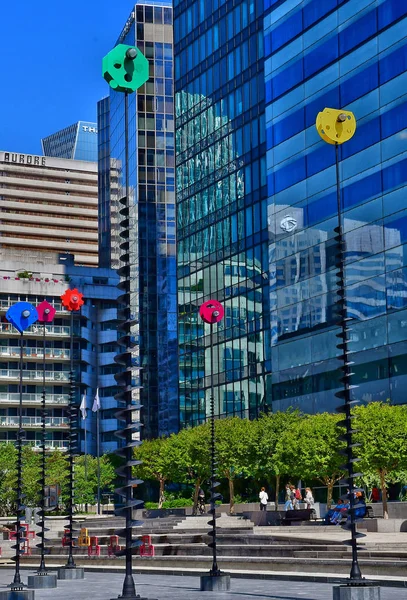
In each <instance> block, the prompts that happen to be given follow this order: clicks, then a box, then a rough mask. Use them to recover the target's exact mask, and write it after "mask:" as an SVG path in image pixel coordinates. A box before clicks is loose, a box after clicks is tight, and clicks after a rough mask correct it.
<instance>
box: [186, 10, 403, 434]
mask: <svg viewBox="0 0 407 600" xmlns="http://www.w3.org/2000/svg"><path fill="white" fill-rule="evenodd" d="M174 32H175V33H174V42H175V57H176V59H175V91H176V164H177V219H178V239H179V250H178V285H179V314H180V317H179V318H180V340H179V352H180V369H181V373H180V415H181V422H182V424H184V425H187V424H194V423H198V422H201V421H203V420H205V418H206V417H207V415H208V401H209V389H208V388H209V384H210V377H209V376H210V348H209V335H208V334H209V329H208V328H207V327H208V326H205V327H204V326H203V325H202V323H201V322H200V321H199V319H198V309H199V305H200V304H201V303H202V302H203V301H205V300H207V299H209V298H210V297H214V298H216V299H218V300H220V301H221V302H223V304H224V306H225V312H226V314H225V319H224V321H223V323H222V324H221V326H220V327H219V330H218V333H217V334H216V335H215V344H214V358H215V361H214V362H215V373H214V379H215V405H216V410H217V412H218V413H219V414H220V415H232V414H236V415H242V416H249V417H254V416H256V415H257V414H258V412H259V411H261V410H273V411H274V410H285V409H287V408H288V407H290V406H294V407H299V408H300V409H301V410H304V411H306V412H319V411H325V410H333V409H334V407H335V406H336V404H337V402H338V400H337V399H336V398H335V396H334V393H335V391H336V390H337V389H338V387H339V385H340V383H339V372H338V366H339V364H338V360H337V358H336V356H337V355H338V354H339V351H338V350H337V349H336V344H337V343H338V338H336V337H335V336H336V334H337V333H338V328H337V326H336V325H335V320H336V317H335V314H334V305H335V302H336V278H335V254H336V246H335V241H334V231H333V230H334V227H335V226H336V224H337V217H336V196H335V165H334V163H335V151H334V148H333V147H329V146H328V145H327V144H325V143H324V142H323V141H322V140H321V139H320V137H319V135H318V133H317V131H316V129H315V120H316V116H317V113H318V112H319V111H321V110H323V109H324V108H325V107H332V108H343V109H346V110H351V111H353V112H354V114H355V117H356V119H357V130H356V134H355V136H354V137H353V138H352V140H351V141H349V142H347V143H346V144H344V145H343V146H342V147H341V148H340V161H341V165H340V177H341V181H342V206H343V210H344V217H345V220H344V223H345V230H346V244H347V248H346V286H347V291H346V293H347V306H348V315H349V316H350V317H352V321H351V322H350V326H351V327H352V333H351V336H352V343H351V344H350V349H351V350H352V351H353V352H354V354H353V355H352V360H353V361H354V363H355V365H354V366H353V367H352V369H353V371H354V373H355V375H354V377H353V382H352V383H354V384H357V385H358V386H359V387H358V388H357V389H355V390H353V392H352V393H353V394H354V397H357V398H360V399H361V400H362V401H365V402H368V401H372V400H390V401H392V402H394V403H397V402H405V399H404V397H403V386H405V381H406V376H407V333H406V332H407V285H406V283H407V282H406V266H407V263H406V260H407V251H406V246H405V245H404V244H405V242H406V241H407V200H406V180H407V168H406V167H407V129H406V123H407V103H406V102H407V86H406V82H407V5H405V3H404V2H400V1H399V0H384V1H383V0H347V1H346V0H324V1H323V2H322V1H320V0H302V1H301V0H264V3H263V2H257V3H256V2H254V1H250V0H249V1H248V2H245V1H244V2H237V3H236V2H235V3H234V4H233V5H232V3H230V2H221V1H220V0H211V1H208V2H205V3H202V2H194V3H191V2H186V1H185V0H184V1H178V2H177V1H176V2H175V3H174ZM263 49H264V50H263ZM263 55H264V56H263ZM264 116H265V119H264ZM264 136H265V140H266V144H265V143H264ZM265 146H266V148H265Z"/></svg>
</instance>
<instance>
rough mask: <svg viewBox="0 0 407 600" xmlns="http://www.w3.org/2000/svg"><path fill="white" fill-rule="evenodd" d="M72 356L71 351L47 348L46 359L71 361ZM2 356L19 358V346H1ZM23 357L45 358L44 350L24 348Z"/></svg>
mask: <svg viewBox="0 0 407 600" xmlns="http://www.w3.org/2000/svg"><path fill="white" fill-rule="evenodd" d="M70 355H71V352H70V350H65V349H64V348H45V357H46V358H56V359H64V358H66V359H69V358H70ZM0 356H11V357H16V358H19V357H20V348H19V346H0ZM23 356H25V357H26V358H43V357H44V351H43V348H23Z"/></svg>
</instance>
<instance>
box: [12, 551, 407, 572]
mask: <svg viewBox="0 0 407 600" xmlns="http://www.w3.org/2000/svg"><path fill="white" fill-rule="evenodd" d="M21 562H22V564H25V563H29V564H32V563H33V557H30V556H22V557H21ZM65 562H66V555H62V554H61V555H51V556H48V557H47V564H48V565H50V566H51V565H52V566H56V565H63V564H65ZM75 563H76V564H77V565H78V566H83V567H86V566H89V565H100V566H105V567H106V568H108V567H109V565H111V566H117V565H120V564H124V560H123V558H122V557H115V558H108V557H107V556H99V557H97V556H92V557H90V558H88V557H85V556H83V557H81V556H77V557H75ZM359 564H360V567H361V570H362V572H363V575H364V576H365V577H374V576H377V575H387V576H401V577H404V576H405V573H406V569H407V560H400V561H394V560H380V559H365V558H362V557H361V558H360V559H359ZM211 565H212V556H158V557H154V558H152V557H139V556H134V557H133V566H134V569H137V568H138V567H151V568H165V569H171V568H180V569H183V568H189V569H202V570H208V569H209V568H210V567H211ZM219 566H220V568H221V569H222V570H225V571H227V570H228V569H233V570H239V571H247V572H257V571H258V572H260V571H262V572H268V571H285V572H292V573H295V572H305V573H332V572H334V573H337V574H349V570H350V566H351V555H350V554H349V558H338V557H335V558H312V559H309V558H295V560H289V561H287V559H286V557H252V556H250V557H248V556H246V557H233V556H232V557H231V556H222V557H221V560H220V562H219Z"/></svg>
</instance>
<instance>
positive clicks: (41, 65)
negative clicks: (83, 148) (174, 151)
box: [0, 0, 134, 154]
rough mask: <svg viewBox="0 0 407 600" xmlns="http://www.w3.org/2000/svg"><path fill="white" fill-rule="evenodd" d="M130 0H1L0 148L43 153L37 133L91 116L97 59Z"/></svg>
mask: <svg viewBox="0 0 407 600" xmlns="http://www.w3.org/2000/svg"><path fill="white" fill-rule="evenodd" d="M133 6H134V2H132V1H129V0H109V1H108V0H67V1H65V2H63V1H56V0H17V1H16V2H11V1H7V0H0V66H1V74H2V77H1V83H0V150H10V151H13V152H24V153H28V154H41V153H42V152H41V138H42V137H45V136H46V135H49V134H50V133H53V132H55V131H57V130H58V129H62V128H63V127H66V126H67V125H71V124H72V123H75V122H76V121H79V120H84V121H94V120H96V102H97V101H98V100H99V99H100V98H102V97H103V96H106V95H107V94H108V86H107V84H106V83H105V81H104V80H103V78H102V75H101V70H102V58H103V56H104V55H105V54H106V53H107V52H108V51H109V50H110V49H111V47H112V46H113V45H114V43H115V42H116V40H117V38H118V36H119V34H120V32H121V29H122V27H123V25H124V23H125V22H126V20H127V17H128V16H129V14H130V12H131V10H132V8H133Z"/></svg>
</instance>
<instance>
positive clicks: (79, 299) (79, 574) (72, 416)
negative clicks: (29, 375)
mask: <svg viewBox="0 0 407 600" xmlns="http://www.w3.org/2000/svg"><path fill="white" fill-rule="evenodd" d="M61 300H62V304H63V306H65V308H66V309H67V310H68V311H69V312H70V313H71V319H70V330H71V333H70V350H69V352H70V373H69V381H70V392H69V406H68V410H67V413H68V415H69V438H68V441H69V446H68V459H69V488H68V489H69V492H68V500H67V502H66V506H67V509H68V510H67V512H68V520H69V522H68V523H67V525H66V528H67V530H68V536H69V543H68V559H67V562H66V565H65V566H64V567H60V568H59V569H58V577H59V578H60V579H83V578H84V569H83V568H82V567H79V568H78V567H77V566H76V564H75V561H74V558H73V545H74V541H73V532H74V520H73V513H74V497H75V493H74V492H75V489H74V487H75V482H74V456H75V455H76V454H77V452H78V448H77V441H78V432H77V429H78V423H77V421H78V407H77V404H76V402H75V388H76V386H75V370H74V359H73V348H74V346H73V337H74V313H75V312H76V311H78V310H80V308H81V306H82V305H83V304H84V301H83V294H82V293H81V292H79V291H78V290H77V289H76V288H74V289H73V290H66V292H64V294H62V296H61ZM72 569H75V576H72V574H70V575H67V572H69V571H71V570H72Z"/></svg>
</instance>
